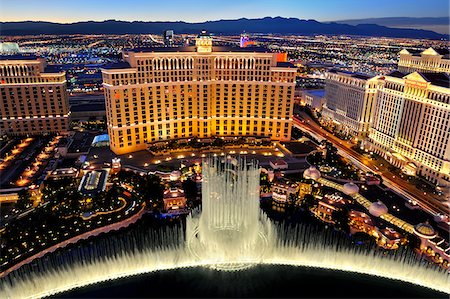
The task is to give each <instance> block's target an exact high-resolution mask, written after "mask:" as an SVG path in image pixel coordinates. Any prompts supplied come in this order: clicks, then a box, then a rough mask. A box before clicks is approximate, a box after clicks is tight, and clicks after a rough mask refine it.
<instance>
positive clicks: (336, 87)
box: [322, 70, 377, 137]
mask: <svg viewBox="0 0 450 299" xmlns="http://www.w3.org/2000/svg"><path fill="white" fill-rule="evenodd" d="M325 83H326V85H325V104H324V107H323V110H322V116H323V120H324V121H325V122H327V121H328V122H332V123H334V125H335V126H337V127H339V128H340V129H341V130H343V131H344V132H346V133H348V134H350V135H352V136H355V137H364V136H366V135H367V134H368V132H369V127H370V115H371V111H372V105H373V102H374V100H375V98H376V92H377V78H376V77H373V78H372V77H370V76H368V75H363V74H358V73H351V72H344V71H337V70H330V71H329V72H328V73H327V75H326V79H325Z"/></svg>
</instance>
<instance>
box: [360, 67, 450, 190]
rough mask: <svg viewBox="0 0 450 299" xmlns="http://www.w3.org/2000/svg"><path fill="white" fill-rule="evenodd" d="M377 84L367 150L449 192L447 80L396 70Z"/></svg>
mask: <svg viewBox="0 0 450 299" xmlns="http://www.w3.org/2000/svg"><path fill="white" fill-rule="evenodd" d="M379 81H380V86H379V91H378V95H377V100H376V105H375V106H374V109H373V118H372V126H371V129H370V134H369V138H368V140H367V141H368V144H366V147H367V148H369V149H370V150H373V151H375V152H377V153H379V154H380V155H382V156H384V157H385V158H386V159H387V160H388V161H389V162H390V163H392V164H394V165H395V166H397V167H400V168H402V169H403V171H404V172H406V173H408V174H410V175H415V174H418V175H421V176H423V177H425V178H426V179H428V180H429V181H431V182H433V183H435V184H437V185H439V186H442V187H449V186H450V88H449V84H450V80H449V76H448V75H446V74H444V73H417V72H415V73H411V74H408V75H406V74H404V73H401V72H399V71H395V72H392V73H391V74H390V75H388V76H385V77H381V78H380V80H379Z"/></svg>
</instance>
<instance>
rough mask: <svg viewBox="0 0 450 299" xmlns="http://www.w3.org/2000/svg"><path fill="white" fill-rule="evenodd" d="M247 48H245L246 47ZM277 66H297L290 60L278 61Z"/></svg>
mask: <svg viewBox="0 0 450 299" xmlns="http://www.w3.org/2000/svg"><path fill="white" fill-rule="evenodd" d="M244 49H245V48H244ZM277 67H288V68H296V66H295V65H293V64H292V63H290V62H277Z"/></svg>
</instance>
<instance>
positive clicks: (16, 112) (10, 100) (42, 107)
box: [0, 55, 69, 135]
mask: <svg viewBox="0 0 450 299" xmlns="http://www.w3.org/2000/svg"><path fill="white" fill-rule="evenodd" d="M0 96H1V97H0V115H1V119H0V134H9V135H27V134H29V135H34V134H43V133H60V132H65V131H67V130H68V128H69V103H68V94H67V91H66V76H65V73H64V72H49V69H48V68H46V62H45V60H44V59H40V58H37V57H36V56H27V55H10V56H0Z"/></svg>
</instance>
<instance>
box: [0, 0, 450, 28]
mask: <svg viewBox="0 0 450 299" xmlns="http://www.w3.org/2000/svg"><path fill="white" fill-rule="evenodd" d="M361 3H363V4H361ZM426 4H427V5H423V2H422V1H407V0H396V1H392V0H378V1H376V2H365V1H360V0H340V1H336V0H322V1H304V0H301V1H292V0H278V1H273V0H271V1H270V0H247V1H240V0H228V1H219V0H209V1H202V0H191V1H183V0H167V1H165V2H163V3H162V2H161V1H154V0H147V1H145V0H132V1H127V2H126V5H124V2H123V1H118V0H98V1H88V0H79V1H60V0H43V1H35V0H22V1H13V0H2V1H1V2H0V20H1V21H2V22H9V21H49V22H58V23H72V22H78V21H104V20H110V19H116V20H123V21H185V22H204V21H212V20H220V19H238V18H244V17H245V18H262V17H267V16H270V17H276V16H282V17H294V18H299V19H315V20H318V21H322V22H326V21H337V20H344V19H360V18H378V17H445V16H448V15H449V3H448V1H447V0H429V1H427V3H426Z"/></svg>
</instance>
